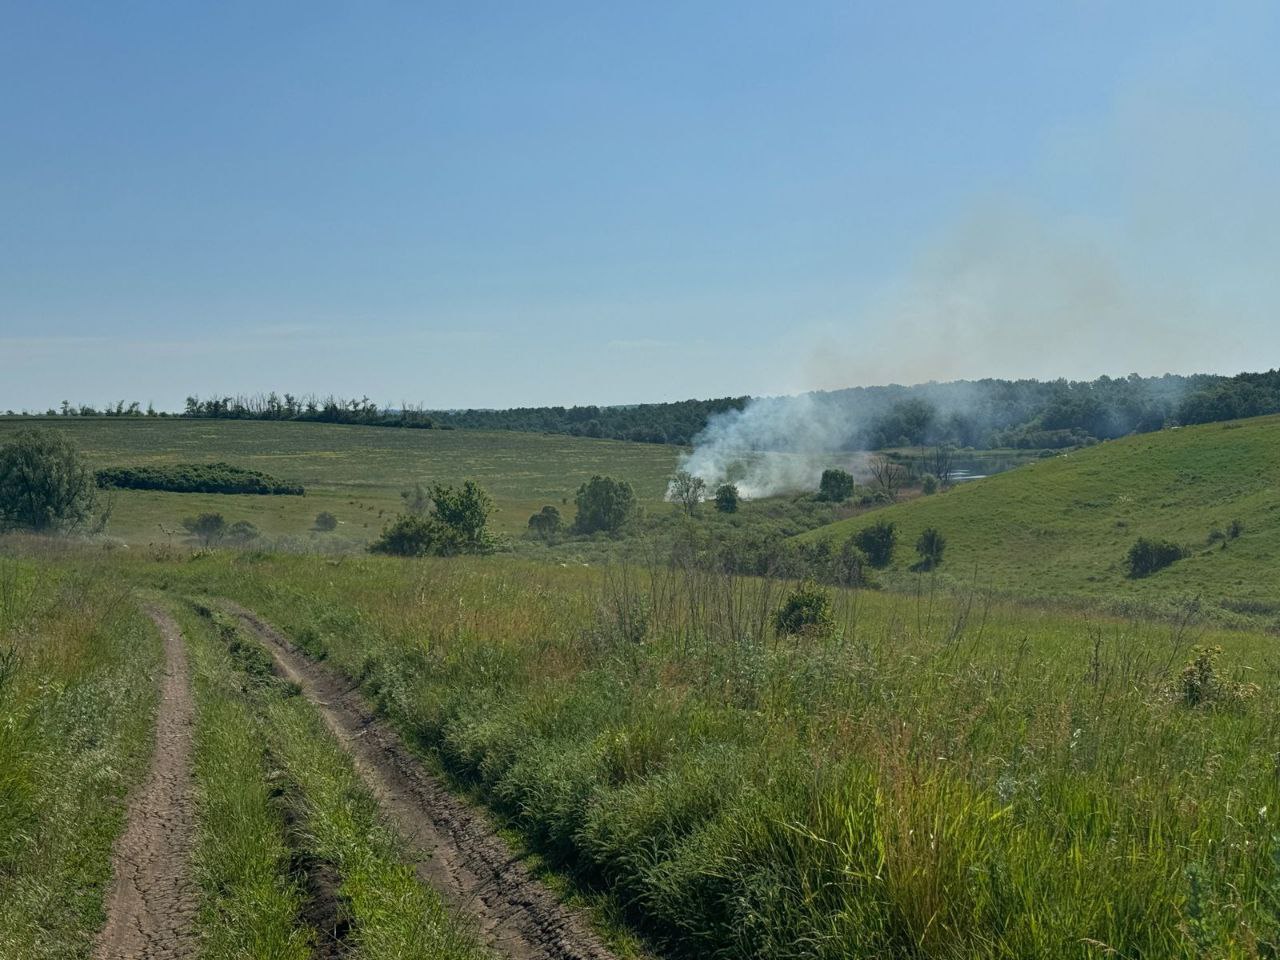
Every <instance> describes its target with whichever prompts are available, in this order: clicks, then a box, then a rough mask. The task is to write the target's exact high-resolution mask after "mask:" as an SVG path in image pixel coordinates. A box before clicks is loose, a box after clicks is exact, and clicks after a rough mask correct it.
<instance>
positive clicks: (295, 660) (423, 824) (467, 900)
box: [223, 602, 613, 960]
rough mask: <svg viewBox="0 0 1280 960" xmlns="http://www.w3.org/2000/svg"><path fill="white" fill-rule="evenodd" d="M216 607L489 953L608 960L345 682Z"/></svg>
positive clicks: (523, 959) (237, 611)
mask: <svg viewBox="0 0 1280 960" xmlns="http://www.w3.org/2000/svg"><path fill="white" fill-rule="evenodd" d="M223 606H224V609H226V610H227V611H228V612H230V613H232V614H234V615H236V616H237V617H239V619H240V620H241V622H242V623H243V624H244V626H245V627H246V628H247V629H248V630H249V631H250V632H251V633H252V634H253V635H254V636H256V637H258V638H259V639H260V640H261V641H263V644H264V646H265V647H266V649H267V650H269V651H270V652H271V654H272V656H273V657H274V658H275V661H276V663H277V666H278V667H279V669H280V671H281V673H282V674H283V675H284V676H285V677H287V678H288V679H289V680H292V681H293V682H294V683H297V684H298V685H299V686H300V687H301V688H302V691H303V693H304V694H305V696H307V697H308V698H309V699H310V700H311V701H312V702H313V703H314V704H315V705H316V707H317V708H318V709H319V710H320V712H321V714H322V715H323V717H324V720H325V723H326V724H327V725H328V726H329V728H330V729H331V730H332V731H333V733H334V734H335V735H336V736H337V737H338V739H339V741H340V742H341V743H343V744H344V745H345V746H346V747H347V748H348V749H349V750H350V752H351V756H352V758H353V760H354V762H355V765H356V769H357V770H358V771H359V773H360V775H361V777H363V778H364V780H365V782H366V783H367V784H368V785H369V787H370V789H371V790H372V791H373V793H374V794H375V796H376V797H377V798H378V801H379V803H380V804H381V806H382V809H383V811H384V813H385V814H386V816H387V819H388V820H389V821H390V822H391V824H392V825H393V826H394V827H395V828H396V829H397V831H398V832H399V834H400V836H401V837H403V839H404V840H405V842H406V844H407V845H408V847H409V849H410V851H411V853H412V855H413V857H414V858H415V859H417V860H418V873H419V875H420V876H421V877H422V879H423V880H425V881H426V882H428V883H430V884H431V885H432V886H433V887H435V888H436V890H438V891H439V892H440V894H441V895H442V896H443V897H444V898H445V899H446V901H447V902H449V903H450V904H451V905H452V906H453V907H454V908H455V909H457V910H458V911H459V912H460V913H463V914H468V915H470V916H472V917H474V918H476V920H477V922H478V925H479V930H480V933H481V935H482V937H483V938H484V939H485V940H486V941H487V942H488V943H489V944H490V946H492V947H493V948H494V949H495V950H496V951H498V952H499V953H501V954H503V955H505V956H508V957H512V958H514V960H611V958H612V957H613V954H612V953H611V952H610V951H609V950H608V949H607V948H606V947H605V946H604V944H603V943H602V942H601V941H600V939H599V938H598V937H596V936H595V934H593V933H592V932H591V931H590V930H589V929H588V928H587V926H586V925H585V923H583V921H582V920H581V919H580V918H579V917H577V916H576V915H575V914H574V913H573V912H572V911H570V910H569V909H568V908H566V907H565V906H564V905H563V904H561V903H560V902H559V901H558V900H557V898H556V897H555V895H554V894H552V893H551V892H550V891H549V890H547V889H546V887H544V886H543V885H542V884H541V883H539V882H538V881H537V880H535V879H534V878H533V877H532V876H530V875H529V872H528V870H526V869H525V867H524V865H523V864H522V863H521V862H520V861H519V860H518V859H517V858H516V857H515V855H514V854H513V853H512V852H511V850H510V848H509V847H508V846H507V845H506V843H504V842H503V841H502V840H501V839H500V838H499V837H498V836H497V835H496V834H495V833H494V831H493V830H492V828H491V827H490V826H489V825H488V824H487V823H486V822H485V821H484V820H483V819H482V818H481V817H480V816H478V815H477V814H476V813H474V812H472V811H471V810H470V809H468V808H467V806H466V805H465V804H463V803H461V802H460V801H458V800H457V799H455V798H454V797H453V796H452V795H451V794H450V793H449V792H448V791H447V790H446V789H445V788H444V787H443V785H441V784H440V782H439V781H438V780H437V779H436V778H435V777H433V776H432V775H430V774H428V773H427V772H426V770H425V769H424V768H423V767H422V764H421V763H420V762H419V761H418V759H417V758H416V757H414V756H413V754H412V753H411V752H410V751H409V750H408V749H407V748H406V747H405V746H404V744H403V743H402V742H401V741H400V738H399V737H398V736H397V734H396V733H395V731H394V730H392V729H391V728H390V726H389V725H388V724H386V723H385V722H383V721H381V720H379V719H377V718H376V717H375V716H374V714H373V712H372V710H371V709H370V708H369V705H368V704H367V703H366V702H365V701H364V698H363V697H361V696H360V694H359V693H358V692H357V691H356V690H355V689H354V686H353V685H352V684H351V682H350V681H348V680H346V679H345V678H342V677H339V676H338V675H337V673H336V672H335V671H333V670H331V669H330V668H328V667H326V666H324V665H323V664H319V663H316V662H315V661H313V660H311V659H309V658H308V657H307V656H306V655H305V654H304V653H303V652H302V651H300V650H298V649H297V648H296V647H294V645H293V644H292V643H290V642H289V640H288V639H287V638H285V637H284V636H283V635H282V634H280V633H279V632H278V631H277V630H275V629H274V628H272V627H271V626H270V625H269V624H267V623H266V622H265V621H263V620H262V619H261V618H260V617H258V616H257V615H255V614H254V613H252V612H251V611H249V610H246V609H244V608H243V607H239V606H236V605H234V604H232V603H230V602H226V603H224V605H223Z"/></svg>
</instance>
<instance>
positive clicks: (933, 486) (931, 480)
mask: <svg viewBox="0 0 1280 960" xmlns="http://www.w3.org/2000/svg"><path fill="white" fill-rule="evenodd" d="M920 491H921V492H922V493H923V494H924V495H925V496H926V497H931V496H933V495H934V494H935V493H937V492H938V478H937V477H935V476H934V475H933V474H932V473H926V474H925V475H924V478H923V479H922V480H921V481H920Z"/></svg>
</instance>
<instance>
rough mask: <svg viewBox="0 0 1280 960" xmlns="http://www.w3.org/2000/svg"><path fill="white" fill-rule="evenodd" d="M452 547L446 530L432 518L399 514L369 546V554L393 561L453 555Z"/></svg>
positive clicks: (452, 544)
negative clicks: (434, 555)
mask: <svg viewBox="0 0 1280 960" xmlns="http://www.w3.org/2000/svg"><path fill="white" fill-rule="evenodd" d="M453 546H456V542H455V541H454V540H452V539H451V538H450V537H449V532H448V529H447V528H446V527H445V525H444V524H442V523H440V522H439V521H438V520H436V519H435V518H434V517H429V516H428V517H424V516H421V515H419V514H416V513H402V514H400V516H398V517H396V518H395V520H393V521H391V523H389V524H388V525H387V527H386V529H384V530H383V531H382V533H381V535H380V536H379V537H378V539H377V540H375V541H374V542H373V543H372V544H370V546H369V552H370V553H384V554H388V555H390V556H395V557H425V556H427V555H429V554H442V553H450V552H456V551H454V550H451V549H450V548H451V547H453Z"/></svg>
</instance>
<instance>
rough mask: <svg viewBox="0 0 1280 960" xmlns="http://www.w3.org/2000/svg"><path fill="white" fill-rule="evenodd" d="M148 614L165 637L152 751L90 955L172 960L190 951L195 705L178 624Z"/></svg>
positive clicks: (106, 959)
mask: <svg viewBox="0 0 1280 960" xmlns="http://www.w3.org/2000/svg"><path fill="white" fill-rule="evenodd" d="M148 613H149V614H150V616H151V619H152V620H154V621H155V624H156V626H157V627H158V628H159V630H160V633H161V635H162V636H163V637H164V654H165V665H164V676H163V677H162V678H161V683H160V706H159V709H158V711H157V714H156V743H155V752H154V754H153V755H152V758H151V769H150V771H149V772H148V774H147V779H146V781H145V782H143V784H142V785H141V786H140V787H139V788H138V790H137V792H136V793H135V795H134V796H133V797H132V798H131V799H130V802H129V816H128V821H127V823H126V825H125V829H124V833H122V834H121V835H120V838H119V840H117V841H116V846H115V851H114V853H113V855H112V876H113V878H114V879H113V881H112V885H111V890H110V891H109V892H108V894H107V902H106V911H107V922H106V925H105V926H104V927H103V928H102V932H101V933H100V935H99V937H98V942H97V944H96V946H95V947H94V951H93V956H94V958H95V960H117V958H126V957H127V958H129V960H152V958H154V960H171V958H176V957H189V956H194V955H195V952H196V951H195V938H194V932H193V931H194V924H195V915H196V910H197V908H198V891H197V886H196V883H195V881H194V880H193V879H192V876H191V851H192V848H193V846H194V842H195V793H194V782H193V779H192V771H191V739H192V732H193V726H194V722H195V706H194V702H193V700H192V695H191V685H190V682H189V676H188V671H187V656H186V651H185V650H184V649H183V645H182V636H181V632H180V631H179V629H178V625H177V623H175V622H174V620H173V618H172V617H170V616H169V614H167V613H166V612H164V611H163V610H160V609H158V608H151V609H150V610H148Z"/></svg>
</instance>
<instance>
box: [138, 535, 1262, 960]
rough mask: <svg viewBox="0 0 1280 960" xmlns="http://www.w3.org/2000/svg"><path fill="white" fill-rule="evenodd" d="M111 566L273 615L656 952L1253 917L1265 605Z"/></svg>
mask: <svg viewBox="0 0 1280 960" xmlns="http://www.w3.org/2000/svg"><path fill="white" fill-rule="evenodd" d="M120 570H121V573H122V574H125V575H127V576H129V577H131V578H134V579H136V580H138V581H139V582H144V583H149V584H151V585H154V586H159V587H166V588H167V589H168V590H170V591H179V592H184V591H188V590H191V589H199V590H208V591H210V592H212V593H215V594H226V595H230V596H235V597H236V598H237V599H239V600H240V601H241V602H243V603H246V604H249V605H250V606H252V607H254V608H256V609H258V610H260V611H262V612H263V613H264V614H265V615H268V616H270V617H272V618H273V619H274V620H275V621H276V622H277V623H279V624H280V625H281V626H282V627H284V628H285V629H287V630H288V631H289V632H290V633H291V634H292V635H293V636H294V637H295V638H296V639H297V640H299V641H300V642H301V643H303V644H304V645H305V647H306V648H307V649H308V650H310V651H311V652H312V653H313V654H315V655H318V656H323V657H325V658H327V660H328V661H329V662H330V663H331V664H333V665H334V666H336V667H338V668H340V669H341V670H343V671H345V672H347V673H348V674H349V675H350V676H351V677H352V678H353V679H357V680H360V681H362V682H363V684H364V687H365V689H366V691H367V692H368V693H369V694H370V695H371V696H373V697H374V698H375V699H376V701H377V702H378V703H379V704H380V706H381V709H382V710H383V711H385V713H386V714H387V715H388V716H390V717H391V718H392V719H393V720H394V721H395V722H396V723H397V724H398V725H399V726H400V728H401V729H402V730H403V731H404V732H405V734H406V735H407V736H408V737H409V738H411V740H412V741H413V742H415V743H417V744H419V745H420V746H421V747H422V748H423V749H426V750H429V751H431V752H433V753H435V755H436V756H438V757H439V759H440V761H441V762H442V763H443V764H444V766H445V767H446V768H447V769H448V770H450V771H451V772H452V774H453V775H454V776H456V777H457V778H459V780H460V781H462V782H463V783H465V784H468V785H470V786H471V787H472V788H473V789H475V790H476V791H477V793H478V794H479V795H480V796H482V797H483V798H484V799H485V800H486V802H488V803H490V804H492V805H493V806H494V807H495V809H497V810H498V811H500V812H501V813H502V814H503V815H505V816H506V817H508V818H509V819H510V822H511V823H512V824H513V825H514V826H515V828H516V829H518V830H519V831H520V832H521V833H522V834H523V835H524V836H525V838H526V840H527V841H528V842H529V843H530V844H531V845H532V846H533V847H534V848H535V849H537V850H539V851H540V852H541V853H542V854H543V855H544V856H545V857H546V858H547V859H548V860H550V861H551V862H553V863H557V864H559V865H560V866H561V867H562V868H563V869H565V870H567V871H568V872H570V873H571V874H573V875H574V876H576V877H577V878H578V881H579V882H580V883H582V884H584V885H586V886H587V887H588V888H599V889H609V890H612V891H613V894H614V896H615V897H616V898H617V900H618V902H619V903H620V904H622V905H624V907H625V911H626V913H627V915H628V916H629V917H630V919H631V920H632V922H633V923H635V924H636V925H637V926H638V927H640V928H641V929H643V930H644V931H646V932H647V933H648V934H649V935H650V936H651V937H653V938H655V940H656V941H657V942H658V943H659V944H661V945H662V946H663V949H664V950H667V951H669V952H671V953H672V954H676V955H694V954H705V955H710V956H716V957H743V958H745V957H797V956H802V955H803V956H810V957H832V958H835V957H868V958H871V957H884V956H902V957H921V958H924V957H927V958H959V957H965V958H971V957H993V958H994V957H1000V958H1014V957H1030V956H1035V957H1081V958H1084V957H1106V956H1118V957H1132V958H1141V957H1186V958H1208V957H1262V956H1272V955H1274V950H1275V949H1276V946H1277V944H1280V939H1278V938H1280V910H1278V909H1277V908H1278V907H1280V881H1278V880H1277V878H1278V877H1280V872H1278V871H1277V865H1278V861H1277V858H1280V846H1278V843H1280V841H1277V831H1276V830H1275V827H1274V812H1273V811H1275V810H1276V809H1277V803H1278V802H1280V783H1278V781H1277V778H1276V776H1275V757H1274V753H1275V749H1276V744H1277V743H1278V742H1280V711H1277V709H1276V707H1275V700H1274V697H1273V696H1271V692H1272V691H1274V690H1275V688H1276V681H1277V679H1280V677H1278V676H1277V665H1276V661H1275V659H1274V657H1273V655H1272V650H1273V645H1274V643H1273V639H1272V638H1271V637H1269V636H1266V635H1263V634H1253V633H1247V632H1230V631H1222V630H1206V629H1203V628H1198V627H1194V626H1191V625H1189V624H1188V623H1185V622H1184V623H1151V622H1146V623H1144V622H1142V621H1139V620H1122V619H1116V618H1112V617H1107V616H1102V615H1090V616H1085V615H1082V614H1080V613H1078V612H1076V613H1072V612H1055V611H1052V610H1034V609H1028V608H1026V607H1025V606H1021V605H1019V606H1007V607H1006V606H1002V605H1000V604H991V605H988V604H987V603H985V602H983V601H982V600H980V599H979V598H967V599H964V598H960V599H957V598H955V597H950V596H948V597H944V596H943V595H941V594H938V595H930V594H928V593H922V594H920V595H919V596H916V597H905V596H903V595H900V594H888V593H874V592H871V593H867V592H861V593H841V594H838V595H837V615H836V624H835V627H834V629H833V631H832V632H831V633H830V634H829V635H823V636H819V635H806V636H799V637H786V636H779V635H777V634H776V633H775V631H774V629H773V626H772V614H773V611H774V610H775V609H776V608H777V606H778V604H779V603H780V602H781V600H782V597H783V594H784V592H785V590H786V587H785V585H782V584H778V583H771V582H769V581H744V580H728V579H725V578H721V577H716V576H711V575H705V574H701V573H698V572H696V571H671V572H668V571H653V572H646V573H644V574H642V575H633V576H632V577H624V575H623V574H622V573H621V572H619V571H616V570H615V571H613V572H610V571H597V570H588V569H583V568H580V567H579V568H573V567H570V568H559V567H553V566H549V565H545V564H534V563H530V562H528V561H521V560H516V559H513V558H500V557H490V558H477V559H457V558H455V559H453V560H424V561H395V560H388V559H378V558H348V559H346V560H344V561H343V562H342V563H340V564H334V563H332V562H326V561H324V560H323V559H321V558H315V557H305V556H275V557H267V556H263V555H258V554H253V555H237V554H234V553H230V552H227V553H216V554H209V555H203V556H200V557H197V558H194V559H191V560H183V561H174V560H172V559H165V558H163V557H162V556H160V555H157V557H156V558H154V559H148V558H146V557H144V556H142V555H141V554H135V555H134V556H132V557H131V558H130V559H128V560H127V561H122V562H121V566H120ZM1197 645H1208V646H1221V647H1222V648H1223V651H1222V653H1221V654H1218V655H1216V658H1211V660H1212V663H1211V664H1210V665H1209V666H1205V665H1204V663H1202V667H1204V669H1200V670H1198V671H1197V670H1192V671H1191V672H1190V673H1185V674H1184V666H1185V665H1186V664H1188V663H1189V662H1190V661H1192V660H1193V659H1194V658H1195V656H1196V651H1195V648H1196V647H1197ZM1189 678H1190V679H1189ZM1206 678H1207V679H1206ZM1249 684H1255V685H1257V686H1256V688H1255V687H1254V686H1249ZM1193 687H1194V689H1195V690H1199V691H1202V692H1203V691H1213V693H1212V695H1211V696H1209V697H1207V698H1205V699H1201V700H1197V697H1196V695H1193V693H1192V688H1193Z"/></svg>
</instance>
